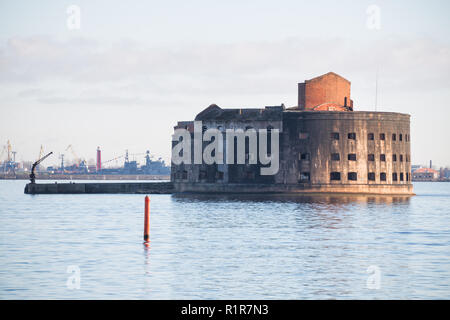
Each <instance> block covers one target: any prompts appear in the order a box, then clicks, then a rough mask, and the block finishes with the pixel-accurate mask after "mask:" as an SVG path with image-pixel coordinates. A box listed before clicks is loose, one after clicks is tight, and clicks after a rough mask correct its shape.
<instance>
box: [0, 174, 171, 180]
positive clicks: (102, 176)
mask: <svg viewBox="0 0 450 320" xmlns="http://www.w3.org/2000/svg"><path fill="white" fill-rule="evenodd" d="M0 180H29V174H28V173H27V174H24V173H18V174H16V175H10V174H9V175H6V174H0ZM36 180H170V175H159V174H46V173H41V174H40V173H38V174H36Z"/></svg>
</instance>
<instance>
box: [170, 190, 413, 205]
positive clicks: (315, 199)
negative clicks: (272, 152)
mask: <svg viewBox="0 0 450 320" xmlns="http://www.w3.org/2000/svg"><path fill="white" fill-rule="evenodd" d="M172 199H174V200H175V201H180V202H221V201H225V202H235V201H236V202H283V203H289V202H292V203H317V204H349V203H380V204H396V203H409V201H410V199H411V196H388V195H353V194H348V195H346V194H337V195H298V194H190V193H186V194H173V195H172Z"/></svg>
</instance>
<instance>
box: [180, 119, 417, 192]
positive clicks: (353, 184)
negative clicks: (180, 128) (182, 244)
mask: <svg viewBox="0 0 450 320" xmlns="http://www.w3.org/2000/svg"><path fill="white" fill-rule="evenodd" d="M204 123H205V124H206V126H207V127H217V128H219V127H220V128H224V129H225V128H228V127H229V128H242V129H246V128H247V127H249V126H252V127H253V128H264V127H265V126H267V125H268V124H269V123H270V125H272V126H274V127H276V128H280V129H281V134H280V170H279V172H278V173H277V174H276V175H274V176H259V169H260V165H249V164H245V165H210V166H207V165H205V164H201V165H181V166H176V167H175V168H173V169H172V170H173V173H175V172H180V170H183V171H184V172H185V177H184V178H183V177H182V176H181V175H178V176H173V180H172V181H174V182H175V189H176V191H177V192H208V191H210V192H258V190H260V192H275V193H276V192H288V193H290V192H294V193H296V192H301V193H308V192H318V193H321V192H325V193H328V192H330V193H336V192H337V193H374V194H412V193H413V191H412V184H411V156H410V116H409V115H407V114H400V113H390V112H330V111H299V110H286V111H284V112H283V120H282V122H281V123H275V122H267V121H254V122H248V121H245V122H242V121H239V120H235V121H227V122H224V121H219V120H208V121H206V122H204ZM349 134H350V136H349ZM394 135H395V139H394ZM337 136H338V139H337ZM383 137H384V138H383ZM336 155H338V157H339V159H335V158H333V156H336ZM349 155H350V156H351V157H354V158H351V157H350V158H349ZM394 155H395V157H394ZM382 157H383V158H382ZM201 171H203V174H202V172H201ZM217 172H223V174H224V178H222V179H217V178H216V177H217ZM332 173H338V174H339V176H340V178H339V180H332V179H331V174H332ZM394 174H396V176H397V180H396V181H394V178H393V175H394ZM202 177H203V178H202ZM351 178H353V179H354V180H352V179H351ZM383 178H385V179H383Z"/></svg>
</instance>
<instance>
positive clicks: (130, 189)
mask: <svg viewBox="0 0 450 320" xmlns="http://www.w3.org/2000/svg"><path fill="white" fill-rule="evenodd" d="M173 191H174V189H173V184H172V183H171V182H150V183H36V184H31V183H29V184H27V185H26V186H25V193H26V194H80V193H116V194H117V193H145V194H170V193H173Z"/></svg>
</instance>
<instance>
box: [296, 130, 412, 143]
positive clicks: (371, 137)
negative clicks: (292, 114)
mask: <svg viewBox="0 0 450 320" xmlns="http://www.w3.org/2000/svg"><path fill="white" fill-rule="evenodd" d="M302 135H303V136H302ZM306 137H307V135H306ZM397 137H398V141H403V138H404V139H405V141H409V140H410V137H409V134H403V133H399V134H398V135H397V134H396V133H393V134H392V141H397ZM347 138H348V139H350V140H356V133H355V132H350V133H348V134H347ZM300 139H305V133H304V132H303V133H300ZM331 139H332V140H339V139H340V134H339V132H331ZM379 139H380V140H386V134H385V133H380V135H379ZM367 140H375V134H374V133H368V134H367Z"/></svg>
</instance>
